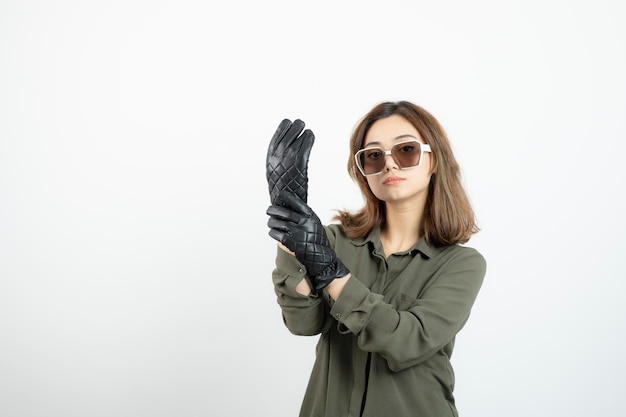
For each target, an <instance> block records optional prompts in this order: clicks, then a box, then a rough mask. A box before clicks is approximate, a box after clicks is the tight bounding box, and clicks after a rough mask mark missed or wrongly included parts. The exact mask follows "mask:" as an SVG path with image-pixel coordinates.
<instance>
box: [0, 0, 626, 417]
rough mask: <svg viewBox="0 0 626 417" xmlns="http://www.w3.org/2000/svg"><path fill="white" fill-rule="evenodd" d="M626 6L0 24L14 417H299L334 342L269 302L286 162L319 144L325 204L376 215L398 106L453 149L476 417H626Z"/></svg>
mask: <svg viewBox="0 0 626 417" xmlns="http://www.w3.org/2000/svg"><path fill="white" fill-rule="evenodd" d="M625 18H626V13H624V11H623V5H622V2H620V1H617V0H615V1H610V0H588V1H582V0H579V1H566V0H562V1H557V0H548V1H546V0H541V1H539V0H531V1H528V0H527V1H521V0H519V1H497V0H478V1H472V2H470V1H428V2H426V1H387V2H379V1H376V2H373V1H343V2H342V1H317V2H306V3H305V2H296V1H276V0H268V1H259V2H255V1H239V2H206V1H190V0H176V1H173V0H171V1H147V0H146V1H141V0H124V1H121V0H114V1H100V2H96V1H90V2H88V1H79V0H74V1H71V0H68V1H17V0H15V1H12V0H4V1H2V3H0V416H2V417H25V416H29V417H30V416H63V417H71V416H77V417H85V416H89V417H99V416H116V417H126V416H129V417H130V416H133V417H134V416H151V417H159V416H168V417H169V416H185V417H188V416H189V417H191V416H245V415H272V416H281V417H282V416H284V417H291V416H295V415H297V411H298V410H299V406H300V401H301V398H302V395H303V392H304V388H305V384H306V382H307V379H308V375H309V371H310V368H311V364H312V361H313V356H314V345H315V341H316V339H315V338H303V337H296V336H293V335H291V334H289V332H288V331H287V330H286V329H285V328H284V327H283V325H282V322H281V318H280V311H279V308H278V306H277V304H276V302H275V296H274V293H273V288H272V284H271V279H270V276H271V270H272V268H273V262H274V254H275V243H274V241H273V240H272V239H271V238H270V237H269V236H268V235H267V227H266V221H267V216H266V215H265V210H266V208H267V206H268V204H269V197H268V195H267V185H266V182H265V170H264V164H265V152H266V149H267V144H268V143H269V139H270V137H271V135H272V134H273V132H274V130H275V128H276V126H277V125H278V123H279V122H280V120H282V119H283V118H291V119H294V118H302V119H303V120H304V121H305V122H306V123H307V126H308V127H310V128H311V129H313V131H314V132H315V134H316V143H315V146H314V149H313V151H312V153H311V161H310V168H309V174H310V177H311V180H310V190H309V193H310V197H309V203H310V204H311V206H312V207H313V208H314V209H315V210H316V211H317V212H318V214H319V215H320V217H322V219H323V220H324V221H325V222H329V221H330V220H331V217H332V215H333V213H334V212H333V210H334V209H338V208H339V209H345V208H348V209H356V208H358V207H360V206H361V204H362V200H361V196H360V193H359V191H358V189H357V186H356V185H355V184H354V183H352V182H351V180H350V179H349V178H348V175H347V173H346V170H345V164H346V161H347V158H348V157H349V155H348V136H349V134H350V132H351V130H352V128H353V127H354V125H355V123H356V122H357V120H358V119H359V118H360V117H361V116H362V115H363V114H364V113H365V112H367V111H368V110H369V109H370V108H371V107H372V106H374V105H375V104H377V103H378V102H380V101H384V100H400V99H407V100H411V101H413V102H415V103H417V104H420V105H422V106H424V107H425V108H426V109H428V110H429V111H431V112H432V113H433V114H434V115H435V116H436V117H437V118H438V119H439V120H440V121H441V123H442V125H443V126H444V128H445V129H446V130H447V132H448V134H449V136H450V139H451V141H452V144H453V149H454V151H455V153H456V156H457V158H458V160H459V162H460V163H461V166H462V168H463V178H464V183H465V184H466V187H467V190H468V193H469V195H470V197H471V200H472V202H473V204H474V207H475V210H476V214H477V216H478V221H479V223H480V226H481V227H482V231H481V232H480V233H479V234H478V235H476V236H475V237H474V238H473V239H472V240H471V241H470V242H469V245H470V246H473V247H475V248H477V249H478V250H479V251H480V252H481V253H482V254H483V255H484V256H485V257H486V259H487V262H488V272H487V276H486V280H485V283H484V286H483V289H482V291H481V293H480V295H479V298H478V300H477V302H476V305H475V308H474V310H473V313H472V317H471V319H470V321H469V323H468V325H467V326H466V328H465V329H464V330H463V331H462V332H461V333H460V334H459V336H458V339H457V346H456V350H455V354H454V356H453V358H452V359H453V365H454V367H455V370H456V374H457V388H456V397H457V405H458V408H459V410H460V413H461V415H462V416H463V417H500V416H504V415H506V416H508V417H516V416H520V417H522V416H523V417H527V416H556V415H563V416H565V415H566V416H602V415H619V414H620V413H622V412H623V393H622V391H623V388H624V382H623V381H624V373H625V372H626V359H625V357H624V351H625V350H626V346H624V345H625V343H624V337H623V331H624V328H625V325H626V307H624V302H623V298H624V294H625V292H626V284H625V279H626V267H625V264H624V258H625V256H626V255H625V254H626V244H625V243H624V242H625V239H624V234H625V233H626V222H625V220H624V213H625V211H626V210H625V209H626V205H625V203H624V199H623V197H621V195H622V194H623V191H624V184H625V180H626V171H625V168H624V167H625V164H626V145H625V143H624V142H625V140H626V135H625V134H626V117H625V116H626V76H625V75H624V74H626V27H625V26H624V19H625Z"/></svg>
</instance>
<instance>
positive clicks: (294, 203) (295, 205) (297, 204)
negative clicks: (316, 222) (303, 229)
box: [276, 188, 315, 219]
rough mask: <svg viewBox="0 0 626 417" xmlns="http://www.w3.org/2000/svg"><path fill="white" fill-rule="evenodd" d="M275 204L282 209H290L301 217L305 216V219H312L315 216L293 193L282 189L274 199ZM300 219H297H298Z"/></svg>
mask: <svg viewBox="0 0 626 417" xmlns="http://www.w3.org/2000/svg"><path fill="white" fill-rule="evenodd" d="M276 204H277V205H279V206H282V207H287V208H290V209H292V210H293V211H295V212H297V213H300V214H301V215H302V214H303V215H305V216H307V217H312V216H314V215H315V213H313V210H311V208H310V207H309V206H307V204H306V203H305V202H304V201H303V200H302V199H301V198H300V197H298V196H297V195H296V194H295V193H294V192H293V191H291V190H289V189H286V188H285V189H283V190H281V192H280V193H279V194H278V197H277V198H276ZM300 218H301V217H298V219H300Z"/></svg>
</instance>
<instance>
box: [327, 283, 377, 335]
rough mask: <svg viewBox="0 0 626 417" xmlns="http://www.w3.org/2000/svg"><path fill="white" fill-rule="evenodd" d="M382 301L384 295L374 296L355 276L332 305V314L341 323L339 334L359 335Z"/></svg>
mask: <svg viewBox="0 0 626 417" xmlns="http://www.w3.org/2000/svg"><path fill="white" fill-rule="evenodd" d="M382 301H383V296H382V295H380V294H373V293H372V292H371V291H370V290H369V288H367V287H366V286H365V285H363V283H362V282H361V281H359V280H358V279H356V277H355V276H354V275H353V276H352V277H350V279H348V281H347V282H346V285H345V286H344V287H343V290H342V291H341V295H340V296H339V298H337V300H335V303H334V304H333V305H332V307H331V309H330V314H331V315H332V316H333V317H334V318H335V320H337V321H338V322H339V325H338V327H337V329H338V330H339V332H341V333H354V334H359V333H360V332H361V330H363V328H364V327H365V325H366V324H367V318H368V317H369V316H370V313H371V311H372V309H373V308H374V307H375V305H376V304H378V303H381V302H382Z"/></svg>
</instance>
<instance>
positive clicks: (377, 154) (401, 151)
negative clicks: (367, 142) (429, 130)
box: [354, 139, 432, 177]
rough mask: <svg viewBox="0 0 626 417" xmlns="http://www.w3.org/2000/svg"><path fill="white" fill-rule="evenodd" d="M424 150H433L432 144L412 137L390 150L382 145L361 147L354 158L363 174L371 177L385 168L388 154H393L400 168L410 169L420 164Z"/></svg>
mask: <svg viewBox="0 0 626 417" xmlns="http://www.w3.org/2000/svg"><path fill="white" fill-rule="evenodd" d="M424 152H432V151H431V149H430V145H427V144H425V143H421V142H419V141H418V140H417V139H411V140H407V141H404V142H399V143H396V144H395V145H393V148H391V149H390V150H385V149H383V148H381V147H380V146H372V147H368V148H364V149H361V150H360V151H358V152H357V153H355V154H354V159H355V161H356V166H357V167H358V168H359V171H361V174H363V176H365V177H369V176H370V175H378V174H380V173H381V172H383V171H384V170H385V163H386V160H387V158H386V157H387V155H391V157H392V158H393V160H394V161H395V162H396V164H398V167H399V168H400V169H410V168H415V167H418V166H419V165H420V163H421V162H422V155H423V153H424Z"/></svg>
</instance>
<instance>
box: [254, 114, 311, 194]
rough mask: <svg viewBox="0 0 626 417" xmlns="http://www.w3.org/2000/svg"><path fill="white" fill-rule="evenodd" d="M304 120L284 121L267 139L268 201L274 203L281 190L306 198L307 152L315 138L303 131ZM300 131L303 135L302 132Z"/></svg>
mask: <svg viewBox="0 0 626 417" xmlns="http://www.w3.org/2000/svg"><path fill="white" fill-rule="evenodd" d="M303 129H304V122H303V121H302V120H299V119H297V120H295V121H294V122H293V123H292V122H291V121H290V120H289V119H285V120H283V121H282V122H281V123H280V125H278V128H277V129H276V133H274V136H273V137H272V140H271V141H270V145H269V148H268V150H267V160H266V162H267V163H266V167H267V169H266V176H267V183H268V185H269V191H270V201H271V202H272V204H275V202H276V198H277V197H278V193H280V191H281V190H283V189H285V190H290V191H293V192H294V193H295V194H296V195H297V196H298V197H300V199H301V200H303V201H305V202H306V201H307V194H308V182H309V180H308V177H307V166H308V162H309V154H310V153H311V148H312V147H313V142H314V141H315V136H314V135H313V132H311V130H309V129H307V130H305V131H304V132H302V130H303ZM301 133H302V134H301Z"/></svg>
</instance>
